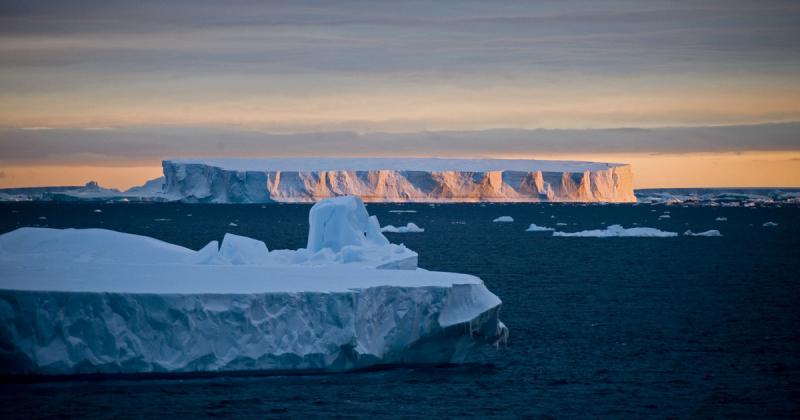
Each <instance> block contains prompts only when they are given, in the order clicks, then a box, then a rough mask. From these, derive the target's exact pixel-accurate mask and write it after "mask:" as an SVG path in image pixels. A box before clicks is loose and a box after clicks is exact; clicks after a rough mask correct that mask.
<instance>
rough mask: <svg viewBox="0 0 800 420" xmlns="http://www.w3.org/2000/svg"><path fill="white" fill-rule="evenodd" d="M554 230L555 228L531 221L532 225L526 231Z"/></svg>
mask: <svg viewBox="0 0 800 420" xmlns="http://www.w3.org/2000/svg"><path fill="white" fill-rule="evenodd" d="M553 230H555V229H553V228H549V227H544V226H537V225H536V223H531V225H530V226H528V228H527V229H525V232H550V231H553Z"/></svg>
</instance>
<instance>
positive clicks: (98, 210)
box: [93, 209, 103, 213]
mask: <svg viewBox="0 0 800 420" xmlns="http://www.w3.org/2000/svg"><path fill="white" fill-rule="evenodd" d="M93 212H95V213H102V212H103V210H100V209H94V210H93Z"/></svg>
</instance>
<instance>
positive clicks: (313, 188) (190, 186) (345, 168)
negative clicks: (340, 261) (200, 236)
mask: <svg viewBox="0 0 800 420" xmlns="http://www.w3.org/2000/svg"><path fill="white" fill-rule="evenodd" d="M162 165H163V168H164V196H165V197H170V198H171V199H174V200H182V201H186V202H212V203H266V202H272V201H277V202H315V201H318V200H320V199H324V198H328V197H336V196H342V195H357V196H360V197H361V198H362V199H363V200H364V201H369V202H480V201H488V202H493V201H496V202H540V201H566V202H604V201H612V202H633V201H636V197H635V196H634V194H633V175H632V172H631V169H630V166H628V165H623V164H611V163H595V162H570V161H543V160H509V159H434V158H275V159H173V160H165V161H163V163H162Z"/></svg>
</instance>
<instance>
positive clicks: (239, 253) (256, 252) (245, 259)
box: [206, 233, 269, 265]
mask: <svg viewBox="0 0 800 420" xmlns="http://www.w3.org/2000/svg"><path fill="white" fill-rule="evenodd" d="M206 246H208V245H206ZM268 254H269V251H268V250H267V245H266V244H265V243H264V242H261V241H259V240H257V239H253V238H248V237H246V236H239V235H234V234H232V233H226V234H225V237H224V238H222V246H220V248H219V257H220V259H221V260H223V261H226V262H229V263H231V264H236V265H242V264H266V263H267V262H268Z"/></svg>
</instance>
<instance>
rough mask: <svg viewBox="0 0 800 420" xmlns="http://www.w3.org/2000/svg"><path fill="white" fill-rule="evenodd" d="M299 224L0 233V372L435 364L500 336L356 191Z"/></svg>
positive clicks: (476, 296)
mask: <svg viewBox="0 0 800 420" xmlns="http://www.w3.org/2000/svg"><path fill="white" fill-rule="evenodd" d="M309 221H310V223H311V225H312V226H311V229H310V234H309V240H308V248H306V249H301V250H278V251H269V250H268V248H267V246H266V244H265V243H264V242H262V241H259V240H256V239H252V238H247V237H243V236H237V235H231V234H227V235H225V238H224V239H223V241H222V245H221V246H218V244H217V242H216V241H212V242H211V243H209V244H208V245H207V246H205V247H204V248H203V249H201V250H199V251H193V250H190V249H187V248H184V247H181V246H177V245H173V244H169V243H166V242H163V241H159V240H156V239H153V238H148V237H143V236H138V235H131V234H126V233H120V232H114V231H109V230H103V229H65V230H58V229H44V228H21V229H17V230H15V231H13V232H9V233H6V234H3V235H0V348H2V349H3V351H2V352H0V374H20V373H26V374H27V373H33V374H74V373H142V372H193V371H230V370H281V371H287V370H304V369H319V370H325V371H330V370H348V369H357V368H363V367H367V366H374V365H380V364H397V363H414V364H418V363H430V364H440V363H449V362H460V361H464V360H466V359H467V357H468V356H469V354H470V352H471V349H472V348H474V347H475V346H478V345H481V344H491V343H498V342H499V341H502V340H505V337H506V336H507V334H508V330H507V329H506V327H505V326H504V325H503V323H502V322H500V320H499V318H498V315H499V309H500V305H501V302H500V299H499V298H498V297H497V296H495V295H494V294H492V293H491V292H490V291H489V290H488V289H487V288H486V287H485V286H484V284H483V282H482V281H481V280H480V279H479V278H477V277H474V276H470V275H465V274H457V273H442V272H433V271H426V270H422V269H417V268H416V253H413V251H410V250H408V249H406V248H405V247H401V246H398V245H393V244H390V243H389V242H388V240H386V238H385V237H383V235H382V234H381V233H380V231H379V230H378V226H379V225H378V223H377V220H376V219H374V218H373V217H370V216H369V215H368V214H367V213H366V209H365V208H364V205H363V203H362V202H361V200H359V199H357V198H355V197H342V198H337V199H334V200H328V201H324V202H321V203H318V205H317V206H315V208H314V209H312V212H311V215H310V217H309ZM387 252H388V253H389V254H387ZM387 255H388V257H387ZM412 255H413V264H411V263H410V262H409V260H408V258H407V257H409V256H412ZM387 261H388V263H387ZM379 268H384V269H379ZM387 268H404V270H393V269H387Z"/></svg>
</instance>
